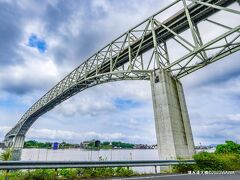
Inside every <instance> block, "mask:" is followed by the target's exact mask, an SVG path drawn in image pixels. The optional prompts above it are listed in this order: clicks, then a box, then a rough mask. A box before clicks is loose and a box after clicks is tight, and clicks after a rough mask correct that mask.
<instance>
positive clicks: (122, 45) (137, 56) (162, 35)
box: [5, 0, 240, 158]
mask: <svg viewBox="0 0 240 180" xmlns="http://www.w3.org/2000/svg"><path fill="white" fill-rule="evenodd" d="M188 2H190V3H188ZM237 2H239V1H237V0H204V1H200V0H176V1H173V2H172V3H171V4H169V5H168V6H167V7H165V8H163V9H161V10H160V11H159V12H157V13H155V14H153V15H152V16H151V17H149V18H147V19H146V20H144V21H143V22H141V23H139V24H138V25H136V26H135V27H133V28H131V29H130V30H128V31H127V32H126V33H124V34H122V35H121V36H119V37H118V38H116V39H115V40H113V41H112V42H110V43H109V44H108V45H106V46H105V47H104V48H102V49H100V50H99V51H97V52H96V53H95V54H93V55H92V56H91V57H90V58H88V59H87V60H86V61H84V62H82V63H81V64H80V65H79V66H78V67H77V68H75V69H74V70H73V71H72V72H71V73H70V74H68V75H67V76H66V77H64V79H62V80H61V81H60V82H59V83H57V84H56V85H55V86H54V87H53V88H52V89H50V90H49V91H48V92H47V93H46V94H45V95H43V96H42V97H41V98H40V99H39V100H38V101H37V102H36V103H34V104H33V105H32V106H31V107H30V108H29V109H28V110H27V111H26V112H25V113H24V114H23V116H22V117H21V119H20V120H19V122H18V123H17V124H16V125H15V126H14V127H13V128H12V129H11V130H10V131H9V132H8V133H7V134H6V136H5V142H6V145H7V146H8V147H14V148H18V147H20V148H21V147H22V145H23V142H22V141H23V140H22V139H24V136H25V134H26V133H27V131H28V130H29V128H30V127H31V126H32V124H33V123H34V122H35V121H36V120H37V118H38V117H40V116H41V115H43V114H44V113H46V112H47V111H50V110H51V109H53V108H54V107H55V106H57V105H58V104H60V103H61V102H63V101H65V100H66V99H68V98H70V97H72V96H74V95H75V94H77V93H79V92H81V91H83V90H85V89H87V88H90V87H93V86H95V85H98V84H102V83H106V82H112V81H119V80H150V77H151V74H158V76H156V77H158V78H159V79H163V80H165V81H164V82H162V83H161V82H157V83H155V84H154V83H153V82H155V80H156V79H154V78H155V76H152V79H151V84H152V92H153V96H156V98H153V101H154V103H155V104H158V105H161V106H160V107H158V106H155V107H154V111H155V120H156V124H159V123H160V122H164V123H167V122H168V126H169V127H168V128H170V129H172V130H173V131H175V130H176V132H172V133H170V134H172V135H170V134H169V137H170V136H172V141H171V142H170V141H169V143H170V144H171V145H172V147H174V150H173V151H175V153H174V152H173V151H169V152H171V153H170V155H169V156H166V157H163V158H168V157H169V158H170V157H171V158H175V157H176V156H178V155H184V156H186V157H187V156H190V155H191V154H192V153H193V152H192V149H191V148H192V146H193V141H192V140H191V139H192V135H191V128H190V124H189V118H188V115H187V109H186V105H185V100H184V96H183V91H182V86H181V83H180V81H179V80H178V79H180V78H182V77H184V76H186V75H188V74H190V73H192V72H194V71H196V70H198V69H200V68H203V67H204V66H207V65H208V64H210V63H213V62H215V61H217V60H219V59H222V58H224V57H225V56H228V55H230V54H233V53H235V52H237V51H239V50H240V24H239V21H237V23H235V24H231V25H229V24H228V23H226V22H222V21H221V19H220V20H219V18H213V19H212V17H213V16H215V15H217V14H218V12H225V13H229V14H231V15H232V16H231V17H233V18H235V19H237V18H239V15H240V11H239V10H237V8H236V7H233V8H232V7H231V5H233V4H234V3H235V4H237V6H238V3H237ZM176 7H177V8H178V9H179V11H178V10H177V9H176ZM169 12H174V13H173V14H172V15H169V16H168V17H166V13H169ZM175 12H176V13H175ZM164 17H165V18H164ZM204 23H209V24H210V23H211V24H212V25H214V26H215V27H216V28H219V27H221V28H223V29H224V31H221V33H220V34H218V35H217V36H213V37H212V38H210V39H208V38H206V37H204V35H206V31H203V30H202V29H201V28H199V27H201V24H204ZM236 24H237V25H236ZM210 28H211V27H210ZM211 30H212V29H210V31H211ZM185 32H186V34H188V37H186V36H184V35H183V34H184V33H185ZM188 32H190V33H188ZM205 39H207V40H205ZM192 40H193V41H192ZM171 43H175V44H177V45H178V48H180V49H182V50H184V51H183V53H182V54H181V53H180V55H175V53H176V51H178V48H176V49H174V50H173V48H171ZM182 50H181V51H182ZM149 57H150V58H149ZM163 74H164V75H163ZM165 76H166V77H165ZM168 76H169V77H168ZM167 77H168V78H167ZM164 78H165V79H164ZM170 79H171V80H170ZM170 81H172V85H167V84H168V83H165V82H170ZM163 87H165V88H166V87H167V88H168V89H167V90H166V91H169V92H172V93H171V94H173V95H174V96H177V95H178V98H177V99H174V98H171V96H170V95H169V94H167V95H166V94H165V96H163V97H160V95H159V92H161V91H162V90H161V88H163ZM176 87H177V89H176ZM173 92H174V93H173ZM161 98H165V100H169V99H170V100H171V101H169V102H171V106H166V107H165V106H163V104H161V102H159V99H161ZM173 103H176V104H173ZM172 106H175V110H174V108H173V109H172ZM162 108H163V109H168V111H164V113H163V115H164V116H165V115H166V116H167V115H168V116H170V118H166V119H162V118H161V117H160V114H161V113H160V112H158V110H161V109H162ZM176 109H177V110H176ZM174 111H177V112H176V113H174ZM167 112H168V113H167ZM177 116H180V117H177ZM175 123H177V124H179V125H180V126H179V129H178V130H177V129H176V127H175V125H174V124H175ZM156 128H157V131H159V132H160V129H161V125H160V124H159V126H157V127H156ZM177 131H179V133H180V132H181V133H180V135H179V137H177V135H178V133H177ZM161 132H164V130H161ZM166 133H167V132H165V134H166ZM158 136H159V133H158ZM185 136H186V137H185ZM14 137H16V138H14ZM20 137H21V138H20ZM175 137H177V138H175ZM184 137H185V140H184ZM169 139H171V138H169ZM158 143H160V144H161V143H162V139H161V138H160V137H158ZM181 143H183V144H182V145H181V148H180V144H181ZM184 143H185V144H184ZM173 145H174V146H173ZM164 146H166V148H165V151H166V149H168V148H170V145H169V146H168V145H167V144H164ZM160 148H161V147H160ZM184 149H185V150H184ZM163 151H164V149H162V150H161V151H160V153H161V152H163ZM183 151H186V152H185V153H183ZM187 151H188V152H187ZM160 156H161V157H162V155H160Z"/></svg>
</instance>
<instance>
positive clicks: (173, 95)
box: [151, 70, 194, 160]
mask: <svg viewBox="0 0 240 180" xmlns="http://www.w3.org/2000/svg"><path fill="white" fill-rule="evenodd" d="M151 89H152V100H153V109H154V117H155V128H156V134H157V145H158V150H159V158H160V159H161V160H167V159H176V158H177V157H183V158H192V155H193V154H194V142H193V136H192V130H191V126H190V121H189V116H188V111H187V106H186V102H185V97H184V92H183V88H182V84H181V82H180V81H179V80H177V79H174V78H173V77H172V76H171V75H170V74H169V73H168V72H167V71H165V70H157V71H155V72H154V73H152V76H151Z"/></svg>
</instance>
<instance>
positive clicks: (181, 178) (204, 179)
mask: <svg viewBox="0 0 240 180" xmlns="http://www.w3.org/2000/svg"><path fill="white" fill-rule="evenodd" d="M118 179H119V180H120V179H121V180H138V179H139V180H144V179H146V180H158V179H159V180H240V173H235V174H230V175H188V174H176V175H152V176H140V177H130V178H116V179H114V180H118Z"/></svg>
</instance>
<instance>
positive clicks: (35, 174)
mask: <svg viewBox="0 0 240 180" xmlns="http://www.w3.org/2000/svg"><path fill="white" fill-rule="evenodd" d="M134 175H138V174H137V173H136V172H134V171H133V170H132V169H128V168H125V167H118V168H78V169H76V168H74V169H59V170H58V171H57V172H56V171H55V170H52V169H37V170H19V171H10V172H9V173H8V177H9V180H54V179H61V180H63V179H74V180H75V179H84V178H110V177H129V176H134ZM5 176H6V171H0V180H3V179H5Z"/></svg>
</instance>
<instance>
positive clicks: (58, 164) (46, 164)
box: [0, 160, 195, 170]
mask: <svg viewBox="0 0 240 180" xmlns="http://www.w3.org/2000/svg"><path fill="white" fill-rule="evenodd" d="M179 163H186V164H194V163H195V161H194V160H181V161H180V160H163V161H162V160H141V161H0V169H1V170H17V169H58V168H103V167H144V166H154V167H155V169H156V167H157V166H171V165H177V164H179Z"/></svg>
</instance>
